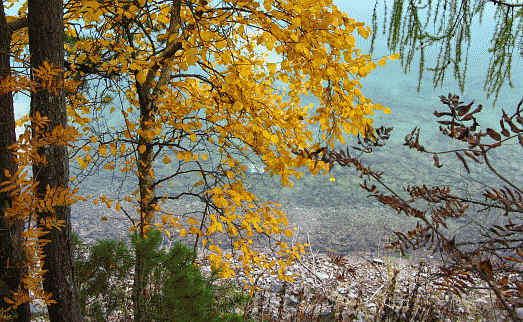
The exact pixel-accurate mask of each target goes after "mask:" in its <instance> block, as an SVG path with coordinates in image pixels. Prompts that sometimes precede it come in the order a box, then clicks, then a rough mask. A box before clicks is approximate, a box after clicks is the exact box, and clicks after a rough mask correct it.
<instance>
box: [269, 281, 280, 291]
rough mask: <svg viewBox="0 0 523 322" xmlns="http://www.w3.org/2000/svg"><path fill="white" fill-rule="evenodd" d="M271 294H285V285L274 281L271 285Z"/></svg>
mask: <svg viewBox="0 0 523 322" xmlns="http://www.w3.org/2000/svg"><path fill="white" fill-rule="evenodd" d="M271 292H274V293H281V292H283V283H281V282H278V281H273V282H272V283H271Z"/></svg>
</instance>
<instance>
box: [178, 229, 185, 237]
mask: <svg viewBox="0 0 523 322" xmlns="http://www.w3.org/2000/svg"><path fill="white" fill-rule="evenodd" d="M178 233H179V234H180V235H181V236H182V237H185V236H187V231H186V230H185V228H182V229H180V231H179V232H178Z"/></svg>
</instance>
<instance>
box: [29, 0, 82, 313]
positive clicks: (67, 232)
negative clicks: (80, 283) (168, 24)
mask: <svg viewBox="0 0 523 322" xmlns="http://www.w3.org/2000/svg"><path fill="white" fill-rule="evenodd" d="M28 4H29V6H28V23H29V51H30V53H31V68H32V69H34V68H36V67H39V66H41V65H42V63H43V62H45V61H47V62H48V63H50V64H52V65H53V66H55V67H62V68H63V62H64V41H65V35H64V20H63V0H29V2H28ZM59 77H63V75H61V76H59ZM56 90H57V91H56V92H49V91H47V90H45V89H43V90H42V89H41V90H38V91H37V92H35V93H32V94H31V115H32V116H33V115H35V114H36V113H37V112H39V113H40V115H42V116H46V117H47V118H48V119H49V127H48V128H47V129H46V130H47V131H52V129H53V128H55V127H57V126H63V127H65V126H66V125H67V111H66V107H65V98H64V91H63V89H62V88H57V89H56ZM33 135H39V134H38V133H34V132H33ZM39 154H40V155H43V156H45V158H46V160H47V164H45V165H43V164H35V165H33V174H34V180H35V181H38V182H39V185H38V195H39V198H43V196H44V195H45V191H46V186H47V185H49V186H50V187H59V186H60V187H67V185H68V181H69V159H68V156H67V149H66V147H65V146H57V145H48V146H46V147H43V148H40V149H39ZM54 210H55V214H56V217H57V219H58V220H63V221H64V222H65V226H64V227H62V228H61V230H57V229H53V230H52V231H51V232H50V234H48V235H46V236H44V237H43V238H45V239H49V240H51V242H50V243H49V244H47V245H46V246H45V247H44V252H45V254H46V258H45V263H44V269H47V270H48V272H47V273H46V274H45V276H44V277H45V280H44V283H43V284H44V290H45V291H47V292H49V293H52V296H53V299H54V300H56V302H57V303H56V304H53V305H50V306H49V307H48V311H49V318H50V320H51V321H70V322H75V321H82V320H83V318H82V316H81V312H80V303H79V298H78V293H77V290H76V288H75V284H74V281H73V278H74V274H73V264H72V252H71V208H70V207H56V208H55V209H54ZM51 215H52V214H49V213H39V214H38V216H39V217H40V218H42V217H46V216H51Z"/></svg>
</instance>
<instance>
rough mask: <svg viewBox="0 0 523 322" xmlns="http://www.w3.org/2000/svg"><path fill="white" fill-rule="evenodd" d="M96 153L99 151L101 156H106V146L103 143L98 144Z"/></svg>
mask: <svg viewBox="0 0 523 322" xmlns="http://www.w3.org/2000/svg"><path fill="white" fill-rule="evenodd" d="M98 153H100V155H101V156H103V157H106V156H107V148H106V146H105V145H100V146H99V147H98Z"/></svg>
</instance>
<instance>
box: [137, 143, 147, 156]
mask: <svg viewBox="0 0 523 322" xmlns="http://www.w3.org/2000/svg"><path fill="white" fill-rule="evenodd" d="M146 149H147V148H146V147H145V145H143V144H142V145H140V146H139V147H138V152H139V153H140V154H143V153H144V152H145V150H146Z"/></svg>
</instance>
